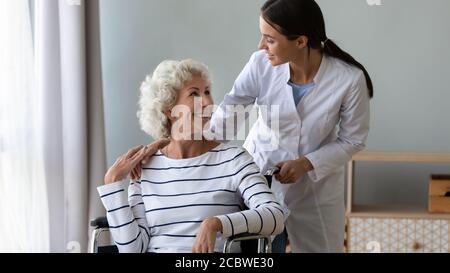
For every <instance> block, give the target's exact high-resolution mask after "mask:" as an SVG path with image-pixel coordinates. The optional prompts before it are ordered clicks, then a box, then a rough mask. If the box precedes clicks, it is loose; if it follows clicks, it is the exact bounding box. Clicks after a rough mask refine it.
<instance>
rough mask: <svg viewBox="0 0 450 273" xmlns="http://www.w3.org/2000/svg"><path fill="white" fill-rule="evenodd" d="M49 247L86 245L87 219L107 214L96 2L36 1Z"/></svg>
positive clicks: (71, 248) (56, 249)
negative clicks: (102, 196) (101, 192)
mask: <svg viewBox="0 0 450 273" xmlns="http://www.w3.org/2000/svg"><path fill="white" fill-rule="evenodd" d="M35 8H36V12H35V50H36V51H35V52H36V62H37V63H36V65H37V79H38V82H37V89H38V90H39V91H40V92H42V100H41V102H40V103H41V104H42V106H43V108H42V109H43V117H44V118H43V134H44V138H43V139H44V145H43V147H44V162H45V166H44V168H45V174H46V181H47V185H48V197H49V217H50V234H51V237H50V248H51V251H53V252H67V251H68V252H78V251H82V252H84V251H86V249H87V246H88V235H89V233H88V231H89V226H88V223H89V219H91V218H93V217H96V216H102V215H104V214H105V212H104V210H103V207H102V205H101V202H100V200H99V198H98V195H97V192H96V187H97V186H98V185H101V184H102V182H103V176H104V173H105V169H106V159H105V158H106V156H105V143H104V121H103V105H102V103H103V99H102V86H101V66H100V39H99V36H100V33H99V15H98V14H99V10H98V1H97V0H89V1H83V0H80V1H73V0H70V1H68V0H59V1H56V0H52V1H49V0H36V2H35Z"/></svg>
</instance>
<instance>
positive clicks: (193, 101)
mask: <svg viewBox="0 0 450 273" xmlns="http://www.w3.org/2000/svg"><path fill="white" fill-rule="evenodd" d="M212 105H213V99H212V97H211V83H210V77H209V73H208V70H207V68H206V66H205V65H203V64H202V63H199V62H197V61H194V60H183V61H164V62H162V63H161V64H160V65H159V66H158V67H157V68H156V69H155V71H154V73H153V75H152V76H151V77H150V76H148V77H147V78H146V80H145V81H144V82H143V84H142V86H141V98H140V102H139V107H140V109H139V112H138V117H139V121H140V125H141V128H142V129H143V130H144V131H145V132H146V133H148V134H149V135H150V136H152V137H153V139H159V140H157V141H155V142H153V143H152V144H150V145H147V146H145V147H135V148H133V149H131V150H129V151H128V153H126V154H125V155H123V156H121V157H119V158H118V159H117V161H116V162H115V163H114V164H113V166H111V168H110V169H109V170H108V172H107V173H106V175H105V185H104V186H101V187H99V188H98V191H99V193H100V196H101V199H102V202H103V204H104V206H105V208H106V210H107V218H108V222H109V224H110V228H111V232H112V236H113V239H114V241H115V244H116V245H117V247H118V248H119V251H120V252H218V251H221V249H222V248H223V244H224V238H226V237H229V236H231V235H236V234H240V233H246V232H248V233H259V234H264V235H275V234H278V233H281V232H282V231H283V229H284V224H283V222H284V214H283V211H282V208H281V207H280V205H279V204H278V203H277V202H276V201H275V198H274V196H273V194H272V192H271V191H270V189H269V188H268V186H267V182H266V180H265V178H264V176H262V175H261V174H260V170H259V168H258V166H257V165H256V164H255V163H254V162H253V159H252V157H251V156H250V155H249V154H248V153H247V151H245V150H244V149H243V148H240V147H236V146H231V145H229V144H220V143H218V142H214V141H211V140H208V139H207V138H205V137H203V134H202V128H203V127H207V126H205V125H207V123H208V122H209V120H210V116H211V111H207V110H208V109H210V108H211V106H212ZM164 138H165V139H164ZM149 155H152V156H150V157H149V160H148V162H142V165H140V164H141V161H142V160H143V159H144V158H148V156H149ZM129 175H130V176H131V178H132V180H131V182H130V183H129V182H128V181H127V177H128V176H129ZM127 187H128V195H127V193H126V188H127ZM245 206H247V207H248V209H247V210H243V209H244V208H245Z"/></svg>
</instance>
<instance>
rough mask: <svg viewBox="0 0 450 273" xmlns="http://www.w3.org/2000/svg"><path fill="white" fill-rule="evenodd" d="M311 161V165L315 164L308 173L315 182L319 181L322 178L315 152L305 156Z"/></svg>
mask: <svg viewBox="0 0 450 273" xmlns="http://www.w3.org/2000/svg"><path fill="white" fill-rule="evenodd" d="M305 157H306V158H307V159H308V160H309V162H311V165H312V166H313V168H314V169H313V170H311V171H309V172H307V175H308V176H309V178H310V179H311V180H312V181H313V182H318V181H319V180H320V172H318V166H319V164H318V162H317V159H316V157H315V156H314V155H313V154H309V155H306V156H305Z"/></svg>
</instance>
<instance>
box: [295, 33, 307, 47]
mask: <svg viewBox="0 0 450 273" xmlns="http://www.w3.org/2000/svg"><path fill="white" fill-rule="evenodd" d="M308 41H309V40H308V37H306V36H304V35H302V36H300V37H298V38H297V40H296V42H297V47H298V49H303V48H305V47H308Z"/></svg>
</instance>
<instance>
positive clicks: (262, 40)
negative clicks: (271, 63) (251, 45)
mask: <svg viewBox="0 0 450 273" xmlns="http://www.w3.org/2000/svg"><path fill="white" fill-rule="evenodd" d="M258 49H267V46H266V43H265V42H264V37H261V39H260V40H259V43H258Z"/></svg>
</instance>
